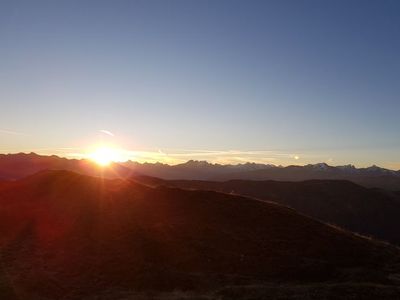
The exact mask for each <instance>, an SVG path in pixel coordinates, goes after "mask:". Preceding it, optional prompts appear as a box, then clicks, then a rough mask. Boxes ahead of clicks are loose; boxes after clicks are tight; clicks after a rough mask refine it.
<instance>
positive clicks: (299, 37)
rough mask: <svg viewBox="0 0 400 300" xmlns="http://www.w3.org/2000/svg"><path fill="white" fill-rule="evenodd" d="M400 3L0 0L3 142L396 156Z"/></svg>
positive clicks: (186, 152)
mask: <svg viewBox="0 0 400 300" xmlns="http://www.w3.org/2000/svg"><path fill="white" fill-rule="evenodd" d="M399 16H400V2H399V1H395V0H393V1H391V0H383V1H382V0H376V1H366V0H365V1H361V0H360V1H354V0H337V1H327V0H326V1H319V0H318V1H317V0H314V1H312V0H310V1H305V0H293V1H289V0H283V1H244V0H243V1H220V0H216V1H205V0H202V1H190V0H187V1H151V0H146V1H121V0H115V1H101V0H97V1H84V0H81V1H71V0H69V1H40V0H38V1H18V0H10V1H7V0H3V1H0V41H1V42H0V104H1V106H0V152H1V153H5V152H19V151H25V152H26V151H36V152H39V153H54V154H59V155H78V156H79V154H81V153H83V152H84V151H86V149H88V148H90V147H91V146H92V145H95V144H97V143H101V142H102V141H106V142H107V143H110V144H113V145H116V146H117V147H121V148H123V149H125V150H126V151H127V153H128V152H129V153H131V154H132V157H133V158H137V159H139V160H150V161H151V160H162V161H166V162H171V163H173V162H179V161H183V160H186V159H191V158H193V159H207V160H209V161H215V162H243V161H257V162H267V163H268V162H270V163H275V164H284V165H287V164H305V163H317V162H322V161H325V162H328V163H330V164H332V165H339V164H348V163H351V164H355V165H357V166H367V165H372V164H377V165H381V166H385V167H388V168H393V169H400V155H399V154H400V117H399V115H400V98H399V95H400V18H399ZM105 131H107V132H108V133H111V134H108V133H107V132H105Z"/></svg>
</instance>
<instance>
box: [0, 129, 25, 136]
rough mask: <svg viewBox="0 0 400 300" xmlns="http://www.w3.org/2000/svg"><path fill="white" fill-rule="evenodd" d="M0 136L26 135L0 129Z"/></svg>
mask: <svg viewBox="0 0 400 300" xmlns="http://www.w3.org/2000/svg"><path fill="white" fill-rule="evenodd" d="M0 134H6V135H27V134H25V133H22V132H18V131H12V130H6V129H0Z"/></svg>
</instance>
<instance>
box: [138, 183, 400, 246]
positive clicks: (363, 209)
mask: <svg viewBox="0 0 400 300" xmlns="http://www.w3.org/2000/svg"><path fill="white" fill-rule="evenodd" d="M136 179H137V180H138V181H140V182H143V183H146V184H149V185H152V186H159V185H165V186H173V187H180V188H184V189H195V190H198V189H199V190H213V191H219V192H224V193H228V194H237V195H243V196H247V197H253V198H258V199H264V200H270V201H274V202H277V203H281V204H284V205H287V206H290V207H292V208H294V209H296V210H297V211H299V212H301V213H304V214H307V215H309V216H311V217H313V218H317V219H320V220H322V221H324V222H329V223H333V224H336V225H339V226H341V227H343V228H346V229H349V230H351V231H354V232H358V233H362V234H365V235H368V236H374V237H376V238H379V239H383V240H386V241H390V242H392V243H395V244H400V232H399V230H398V228H400V220H399V216H400V197H399V194H398V193H394V192H388V191H384V190H379V189H368V188H364V187H362V186H359V185H356V184H354V183H352V182H349V181H343V180H310V181H303V182H279V181H251V180H230V181H226V182H213V181H195V180H193V181H190V180H188V181H185V180H175V181H173V180H171V181H164V180H161V179H157V178H151V177H143V176H142V177H136Z"/></svg>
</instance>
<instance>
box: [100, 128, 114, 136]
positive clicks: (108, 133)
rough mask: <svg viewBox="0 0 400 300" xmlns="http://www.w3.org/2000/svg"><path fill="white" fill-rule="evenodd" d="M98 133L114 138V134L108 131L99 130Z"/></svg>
mask: <svg viewBox="0 0 400 300" xmlns="http://www.w3.org/2000/svg"><path fill="white" fill-rule="evenodd" d="M99 132H101V133H104V134H107V135H109V136H114V133H112V132H111V131H108V130H104V129H101V130H99Z"/></svg>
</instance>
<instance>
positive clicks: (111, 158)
mask: <svg viewBox="0 0 400 300" xmlns="http://www.w3.org/2000/svg"><path fill="white" fill-rule="evenodd" d="M87 157H88V158H89V159H90V160H92V161H94V162H95V163H97V164H98V165H100V166H103V167H105V166H108V165H109V164H110V163H112V162H124V161H127V160H129V158H127V157H126V156H125V155H124V153H123V150H120V149H117V148H112V147H99V148H96V150H95V151H94V152H91V153H89V155H88V156H87Z"/></svg>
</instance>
